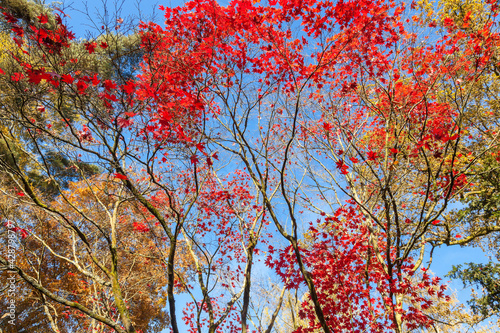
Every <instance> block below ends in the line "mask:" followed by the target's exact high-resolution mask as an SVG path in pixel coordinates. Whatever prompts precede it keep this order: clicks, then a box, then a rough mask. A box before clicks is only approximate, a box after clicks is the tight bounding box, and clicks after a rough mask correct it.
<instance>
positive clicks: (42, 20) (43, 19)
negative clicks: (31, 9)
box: [37, 14, 49, 24]
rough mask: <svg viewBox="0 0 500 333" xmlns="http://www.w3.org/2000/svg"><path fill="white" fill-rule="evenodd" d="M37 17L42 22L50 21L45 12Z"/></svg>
mask: <svg viewBox="0 0 500 333" xmlns="http://www.w3.org/2000/svg"><path fill="white" fill-rule="evenodd" d="M37 18H38V21H39V22H40V24H45V23H48V22H49V18H48V16H47V15H45V14H40V16H37Z"/></svg>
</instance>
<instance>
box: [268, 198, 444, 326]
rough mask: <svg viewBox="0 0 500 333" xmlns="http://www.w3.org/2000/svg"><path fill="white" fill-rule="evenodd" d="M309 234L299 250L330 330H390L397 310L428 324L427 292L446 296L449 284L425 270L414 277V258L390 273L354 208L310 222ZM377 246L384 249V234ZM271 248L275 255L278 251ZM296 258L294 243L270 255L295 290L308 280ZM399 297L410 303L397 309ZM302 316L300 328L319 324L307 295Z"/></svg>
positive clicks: (271, 262)
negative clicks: (432, 277)
mask: <svg viewBox="0 0 500 333" xmlns="http://www.w3.org/2000/svg"><path fill="white" fill-rule="evenodd" d="M308 234H309V236H310V237H311V242H310V243H309V244H311V245H310V246H308V247H307V248H301V254H302V260H303V262H304V264H305V265H306V267H307V270H308V271H309V273H310V274H311V277H312V278H313V281H314V284H315V286H316V288H317V291H318V297H319V298H320V299H321V306H322V309H323V312H324V314H325V317H326V318H327V323H328V325H329V327H330V328H331V330H332V332H346V331H348V332H357V331H360V332H363V331H369V332H386V331H390V330H391V329H393V328H394V322H395V321H394V320H393V319H394V318H393V316H394V314H395V313H399V314H400V315H401V317H402V319H403V322H404V323H405V325H406V326H407V327H409V328H412V327H413V328H416V327H422V326H428V325H430V323H431V322H430V320H429V319H428V317H427V316H425V315H424V314H423V313H422V310H425V309H427V308H428V307H429V306H430V305H431V304H432V302H431V301H430V300H429V298H428V297H426V295H434V294H436V293H438V294H439V297H441V298H444V297H445V296H444V290H445V286H443V285H440V284H439V279H438V278H434V279H431V278H430V277H429V275H427V274H425V273H424V274H423V275H422V276H421V277H417V276H416V275H414V273H413V271H412V268H413V265H412V264H411V260H408V262H407V263H406V264H404V265H403V266H402V267H401V270H400V271H399V272H394V273H393V274H392V275H389V274H388V273H387V272H386V271H385V270H384V267H383V266H382V264H381V263H380V262H379V261H378V260H377V258H376V253H375V249H374V248H373V246H372V245H371V243H370V234H369V232H368V229H367V227H366V222H364V218H363V216H362V215H360V214H359V213H358V212H356V210H355V209H354V208H353V207H350V206H349V207H346V208H341V209H338V210H337V211H336V212H335V214H334V216H332V217H327V218H325V219H324V221H323V222H320V221H318V223H317V225H313V224H312V223H311V226H310V227H309V232H308ZM377 244H378V247H379V248H385V240H384V235H383V234H381V235H380V236H379V239H378V240H377ZM270 252H271V253H274V249H272V248H271V249H270ZM295 262H296V259H295V254H294V253H293V251H292V249H291V247H288V248H285V249H282V250H279V251H278V252H277V253H276V254H275V255H274V256H273V255H272V254H271V255H269V256H268V257H267V260H266V264H267V265H268V266H269V267H271V268H273V269H274V270H275V271H276V273H277V274H278V275H279V276H280V277H281V278H282V280H283V281H284V282H285V281H288V282H287V287H288V288H291V289H296V288H299V286H300V285H301V284H302V283H303V282H304V280H303V277H302V274H301V273H300V271H299V269H298V268H297V267H296V266H295V265H296V264H295ZM396 295H405V297H406V298H407V302H408V303H407V304H408V305H406V306H405V307H404V308H401V307H398V305H397V304H396V301H395V297H396ZM353 313H356V316H353V315H352V314H353ZM299 315H300V316H301V318H302V319H305V320H308V322H309V324H308V327H307V328H300V329H298V330H297V332H315V331H316V330H317V329H320V328H321V326H320V325H319V323H318V322H317V321H316V314H315V312H314V308H313V305H312V303H311V302H310V300H309V299H305V300H304V301H303V303H302V310H301V311H300V313H299Z"/></svg>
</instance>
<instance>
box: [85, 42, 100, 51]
mask: <svg viewBox="0 0 500 333" xmlns="http://www.w3.org/2000/svg"><path fill="white" fill-rule="evenodd" d="M83 45H85V49H86V50H87V51H88V52H89V54H92V53H94V51H95V48H96V46H97V43H96V42H88V43H85V44H83Z"/></svg>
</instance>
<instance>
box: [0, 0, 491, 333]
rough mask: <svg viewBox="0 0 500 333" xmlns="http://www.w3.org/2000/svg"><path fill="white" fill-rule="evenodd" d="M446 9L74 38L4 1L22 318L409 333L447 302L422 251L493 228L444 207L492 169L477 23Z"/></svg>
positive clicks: (274, 18) (384, 8) (261, 13)
mask: <svg viewBox="0 0 500 333" xmlns="http://www.w3.org/2000/svg"><path fill="white" fill-rule="evenodd" d="M470 3H472V5H470V4H469V2H468V3H467V4H468V5H467V6H469V5H470V6H477V3H475V2H470ZM457 6H458V7H457ZM467 6H465V5H460V3H458V4H457V2H456V1H449V2H447V3H445V4H444V5H443V6H442V10H441V11H440V12H439V14H438V15H437V16H436V18H435V19H434V18H433V16H432V15H428V13H429V12H430V10H431V9H430V5H429V4H428V3H425V2H422V3H419V4H416V3H411V4H404V3H402V2H397V1H379V0H363V1H328V0H323V1H320V0H307V1H286V0H281V1H269V3H268V4H264V3H259V2H255V1H247V0H235V1H233V2H231V4H230V5H229V6H227V7H223V6H221V5H219V4H217V3H216V2H215V1H212V0H200V1H189V2H187V3H186V4H184V5H183V6H180V7H175V8H166V7H160V9H161V10H163V11H164V13H165V24H164V25H159V24H156V23H153V22H141V23H140V25H139V27H138V28H139V32H138V33H134V34H131V35H129V36H125V35H122V34H121V33H120V25H121V24H122V23H123V22H117V24H116V26H115V30H116V31H117V32H116V33H115V34H111V33H109V31H107V30H106V29H107V28H106V29H104V28H103V31H102V34H101V36H100V37H98V38H95V39H89V40H84V41H77V40H75V38H74V34H73V33H72V32H70V31H69V30H68V29H67V28H66V25H65V24H63V19H62V16H63V13H62V12H60V11H58V10H55V11H54V12H53V13H52V12H50V11H49V10H48V9H47V8H38V9H37V10H38V12H37V14H36V15H22V14H20V13H19V12H17V11H16V10H13V8H12V6H10V7H9V6H6V8H4V10H3V17H4V21H5V22H4V24H5V26H7V27H9V29H10V32H9V34H10V35H9V36H10V37H11V38H12V42H10V44H9V45H11V46H12V48H11V51H10V52H9V53H8V56H6V57H2V59H1V63H0V86H1V87H2V88H1V89H2V90H1V94H2V96H1V98H0V100H1V103H2V109H1V112H0V120H1V121H2V127H1V128H0V129H1V142H0V143H1V147H0V148H1V150H0V165H1V181H2V197H3V198H4V202H5V204H4V205H3V206H2V218H3V219H4V223H6V224H5V225H4V227H3V228H4V229H3V230H4V231H5V232H4V234H5V233H6V228H7V225H8V224H7V223H13V225H14V226H15V227H14V228H15V231H16V233H17V235H18V240H19V246H18V248H16V251H17V254H18V257H19V258H20V259H19V260H18V261H17V263H16V265H15V268H14V269H13V271H14V272H15V273H16V274H17V277H18V279H19V283H20V284H22V286H23V293H25V295H27V296H26V297H25V298H23V302H25V300H27V299H31V298H34V299H36V302H39V304H41V306H42V307H43V309H44V311H45V318H44V319H39V320H40V321H43V325H45V326H44V327H46V328H47V329H50V330H52V331H54V332H63V331H71V330H78V331H86V330H90V331H92V332H107V331H116V332H140V331H143V332H146V331H147V332H149V331H153V330H157V331H159V330H161V329H162V328H164V327H165V326H166V325H167V324H168V325H169V327H170V329H171V330H172V331H173V332H180V331H181V330H182V328H181V327H182V326H181V322H183V323H184V325H185V327H186V330H188V331H189V332H202V331H208V332H249V331H255V332H257V331H265V332H271V331H272V330H273V328H276V330H278V331H279V329H281V328H283V327H280V328H278V327H277V326H278V325H280V323H283V320H286V319H285V318H291V321H292V325H291V330H293V331H294V332H316V331H318V330H321V331H323V332H353V331H370V332H386V331H394V332H398V333H400V332H407V331H412V330H417V329H429V328H430V327H432V325H434V324H435V321H436V320H437V318H436V316H435V315H433V313H434V314H435V313H436V310H435V307H436V306H439V307H441V308H446V306H447V305H446V304H451V302H448V300H449V295H447V294H446V291H445V290H446V286H445V285H444V284H443V283H442V281H441V279H440V278H439V277H436V276H434V277H433V276H431V275H430V274H429V273H428V272H427V271H428V269H429V265H430V262H429V265H426V264H425V260H426V253H427V252H428V250H429V249H430V257H431V258H432V252H433V251H434V248H436V247H438V246H440V245H467V244H469V243H471V242H479V241H481V240H482V239H484V237H491V236H492V235H496V232H497V231H499V229H498V225H496V224H495V220H492V219H486V218H479V219H477V218H464V219H455V218H454V216H456V215H454V214H455V213H454V212H453V210H452V209H451V208H452V207H453V205H454V204H456V203H457V202H460V200H461V199H462V200H463V198H465V197H467V198H468V199H467V200H473V201H474V202H476V201H481V200H482V199H484V194H485V193H490V192H491V186H489V185H488V182H487V181H478V180H481V179H482V178H481V177H483V179H484V178H485V177H486V176H485V175H488V177H494V175H495V174H494V171H491V170H492V169H493V170H495V168H496V164H495V163H497V162H498V156H497V155H498V143H499V142H498V126H497V123H496V112H497V109H496V104H495V102H496V99H495V98H496V97H495V93H496V82H495V75H496V71H497V68H496V66H497V62H498V61H497V60H496V59H497V58H496V56H497V55H496V52H497V49H498V42H499V35H498V33H497V32H496V31H495V30H494V29H496V23H497V11H498V8H497V7H496V4H495V2H493V1H489V2H486V3H484V4H482V6H481V10H482V12H481V14H478V15H475V16H473V14H472V10H471V9H470V8H469V7H470V6H469V7H467ZM457 8H460V10H457ZM471 8H475V7H471ZM124 41H127V42H124ZM124 43H125V44H126V45H125V46H124ZM139 44H140V48H138V45H139ZM139 55H140V57H142V58H141V59H140V61H139V60H138V59H139ZM128 56H131V57H130V58H127V57H128ZM491 82H495V84H492V85H490V84H489V83H491ZM486 85H489V86H490V88H488V89H486V88H485V86H486ZM486 171H487V172H486ZM488 177H486V179H489V178H488ZM493 185H494V184H493ZM471 198H472V199H471ZM495 202H496V201H491V203H488V204H487V205H480V206H477V205H475V204H472V205H470V208H469V210H468V211H467V212H468V213H470V212H472V213H477V210H476V211H475V210H474V209H475V207H480V208H479V209H480V210H481V209H485V207H489V206H488V205H491V204H494V203H495ZM488 209H489V208H488ZM16 212H22V214H17V215H16ZM462 215H463V216H467V214H462ZM476 215H477V214H476ZM469 217H470V214H469ZM8 221H10V222H8ZM2 246H3V248H6V245H2ZM2 253H4V252H2ZM34 262H37V263H38V266H37V265H34V264H33V263H34ZM0 264H1V265H2V266H3V267H5V268H6V267H8V265H9V263H8V260H7V259H6V258H5V256H1V255H0ZM263 267H265V268H264V270H266V271H268V272H271V273H270V274H269V278H270V279H271V280H272V282H270V283H271V285H272V286H273V287H272V290H273V291H274V292H263V291H262V288H261V286H259V283H257V281H256V276H257V274H256V271H257V270H263ZM61 275H64V278H59V276H61ZM78 281H84V282H82V284H81V285H78ZM70 290H71V292H70ZM178 294H183V296H185V297H188V298H189V301H187V302H185V304H182V303H180V302H179V301H178V300H179V298H178ZM32 295H35V296H32ZM259 295H266V296H264V299H265V298H269V299H267V300H266V301H265V302H259V301H258V300H259V298H262V296H259ZM127 303H128V304H127ZM132 303H133V304H132ZM179 304H180V305H181V306H180V308H179ZM450 306H451V305H450ZM163 310H165V311H163ZM26 311H28V312H29V310H26ZM443 311H446V310H443ZM450 311H451V310H450ZM181 314H182V315H181ZM69 317H71V318H72V319H68V318H69ZM22 318H23V317H22V316H19V317H18V320H21V319H22Z"/></svg>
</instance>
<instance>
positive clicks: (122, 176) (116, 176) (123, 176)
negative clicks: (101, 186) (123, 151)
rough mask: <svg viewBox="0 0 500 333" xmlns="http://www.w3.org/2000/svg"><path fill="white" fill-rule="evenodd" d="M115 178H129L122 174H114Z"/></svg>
mask: <svg viewBox="0 0 500 333" xmlns="http://www.w3.org/2000/svg"><path fill="white" fill-rule="evenodd" d="M113 176H114V177H115V178H118V179H123V180H126V179H128V178H127V176H125V175H122V174H121V173H115V174H113Z"/></svg>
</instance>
